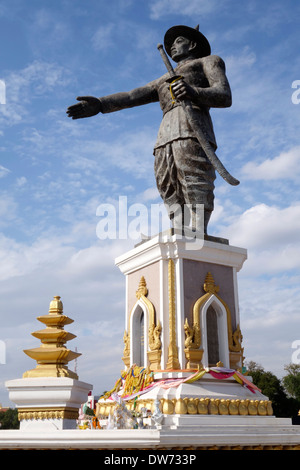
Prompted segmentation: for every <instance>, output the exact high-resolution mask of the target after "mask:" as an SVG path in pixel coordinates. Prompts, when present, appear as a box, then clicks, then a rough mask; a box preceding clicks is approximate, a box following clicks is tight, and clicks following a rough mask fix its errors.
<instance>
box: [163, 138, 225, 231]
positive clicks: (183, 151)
mask: <svg viewBox="0 0 300 470" xmlns="http://www.w3.org/2000/svg"><path fill="white" fill-rule="evenodd" d="M172 149H173V157H174V163H175V166H176V169H177V180H178V183H179V185H180V187H181V191H182V194H183V198H184V203H185V204H188V205H189V209H190V218H191V225H192V229H193V230H196V231H197V232H201V231H203V230H204V233H205V234H207V225H208V222H209V219H210V216H211V213H212V211H213V209H214V187H215V186H214V180H215V178H216V174H215V170H214V168H213V166H212V165H211V163H210V162H209V161H208V159H207V157H206V155H205V153H204V151H203V150H202V147H201V146H200V144H199V143H198V141H196V140H194V139H182V140H177V141H174V142H173V143H172ZM200 204H201V205H203V208H204V214H203V218H202V219H201V217H200V218H199V211H198V212H197V205H200ZM199 224H200V225H199Z"/></svg>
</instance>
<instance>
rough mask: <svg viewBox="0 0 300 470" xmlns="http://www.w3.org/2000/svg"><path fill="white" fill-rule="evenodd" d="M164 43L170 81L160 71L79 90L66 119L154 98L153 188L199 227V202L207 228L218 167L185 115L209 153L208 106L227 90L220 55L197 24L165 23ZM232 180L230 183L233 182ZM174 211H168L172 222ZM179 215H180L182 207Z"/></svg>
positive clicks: (221, 101) (227, 98) (226, 102)
mask: <svg viewBox="0 0 300 470" xmlns="http://www.w3.org/2000/svg"><path fill="white" fill-rule="evenodd" d="M164 46H165V49H166V51H167V53H168V55H169V56H170V57H171V58H172V60H173V61H174V62H177V64H178V65H177V67H176V69H175V73H176V79H175V80H172V83H171V84H170V76H169V75H168V74H165V75H163V76H162V77H160V78H157V79H155V80H153V81H151V82H149V83H148V84H146V85H144V86H142V87H139V88H136V89H134V90H131V91H129V92H121V93H115V94H113V95H109V96H104V97H101V98H95V97H91V96H80V97H78V98H77V100H78V101H80V102H79V103H78V104H75V105H73V106H70V107H69V108H68V110H67V114H68V115H69V116H70V117H71V118H72V119H80V118H86V117H90V116H94V115H96V114H98V113H103V114H105V113H111V112H114V111H119V110H122V109H125V108H131V107H134V106H140V105H144V104H147V103H153V102H157V101H159V102H160V106H161V109H162V112H163V119H162V122H161V125H160V128H159V131H158V136H157V140H156V143H155V146H154V156H155V161H154V170H155V177H156V182H157V188H158V190H159V193H160V196H161V198H162V199H163V201H164V203H165V204H166V205H167V206H169V207H171V206H172V207H175V206H180V207H181V208H182V209H183V208H184V206H186V205H188V207H189V211H190V219H191V225H192V227H193V229H194V230H197V231H198V230H199V231H201V228H200V227H198V226H197V223H198V222H197V220H198V217H196V209H195V208H196V205H199V204H202V205H203V206H202V207H204V233H205V234H207V224H208V221H209V219H210V216H211V213H212V211H213V208H214V180H215V178H216V175H215V170H217V171H219V170H218V168H217V167H216V165H215V164H214V163H212V161H211V159H209V158H208V152H207V151H205V148H204V146H203V143H202V142H200V141H199V139H198V138H197V135H196V134H195V130H194V127H193V126H192V125H191V124H192V123H191V119H192V120H193V121H194V122H195V123H196V124H197V125H198V126H200V127H201V132H202V133H203V136H204V137H205V142H206V144H207V146H209V147H210V149H211V152H212V153H213V152H214V151H215V150H216V148H217V144H216V139H215V135H214V130H213V124H212V121H211V117H210V113H209V110H210V108H212V107H213V108H225V107H229V106H231V90H230V86H229V83H228V80H227V78H226V74H225V64H224V62H223V60H222V59H221V58H220V57H218V56H216V55H211V48H210V44H209V42H208V40H207V39H206V38H205V36H203V34H201V33H200V32H199V30H198V28H195V29H194V28H190V27H187V26H174V27H172V28H170V29H169V30H168V31H167V33H166V34H165V37H164ZM170 87H171V88H170ZM187 101H188V102H189V104H190V108H191V110H192V112H193V116H192V118H191V119H190V120H189V118H188V117H187V114H186V113H185V112H184V108H183V106H182V104H183V103H184V102H187ZM225 171H226V170H225ZM219 173H220V174H221V172H220V171H219ZM225 179H226V178H225ZM235 181H236V182H235V183H231V184H238V182H237V180H235ZM177 216H178V214H176V213H175V212H174V213H172V211H171V213H170V218H171V219H173V225H174V226H176V217H177ZM179 218H180V220H181V221H182V220H183V217H182V213H180V215H179ZM201 223H202V224H203V219H202V222H201ZM202 233H203V225H202Z"/></svg>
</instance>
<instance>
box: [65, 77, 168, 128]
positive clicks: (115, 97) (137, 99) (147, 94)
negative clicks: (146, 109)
mask: <svg viewBox="0 0 300 470" xmlns="http://www.w3.org/2000/svg"><path fill="white" fill-rule="evenodd" d="M77 100H78V101H79V103H77V104H74V105H72V106H69V108H68V109H67V114H68V116H69V117H71V118H72V119H82V118H86V117H90V116H95V115H96V114H98V113H104V114H105V113H112V112H115V111H120V110H121V109H126V108H133V107H135V106H141V105H143V104H148V103H154V102H156V101H158V100H159V99H158V94H157V89H156V81H154V82H150V83H149V84H147V85H145V86H143V87H139V88H135V89H134V90H131V91H129V92H121V93H114V94H112V95H107V96H103V97H101V98H95V97H94V96H79V97H78V98H77Z"/></svg>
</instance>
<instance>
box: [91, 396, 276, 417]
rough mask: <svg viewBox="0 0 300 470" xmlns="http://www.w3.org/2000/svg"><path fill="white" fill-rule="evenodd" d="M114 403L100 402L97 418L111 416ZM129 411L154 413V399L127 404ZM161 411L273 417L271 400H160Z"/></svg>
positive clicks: (165, 412)
mask: <svg viewBox="0 0 300 470" xmlns="http://www.w3.org/2000/svg"><path fill="white" fill-rule="evenodd" d="M114 406H115V405H114V403H111V402H107V403H105V402H99V403H98V404H97V408H96V416H97V417H100V416H104V417H105V416H109V414H110V412H111V411H112V410H113V408H114ZM126 406H127V408H128V409H133V408H134V407H135V409H136V410H140V409H141V408H142V407H145V408H147V409H148V410H151V411H154V407H155V405H154V400H153V399H139V400H137V402H134V400H132V401H131V402H127V403H126ZM160 409H161V410H162V412H163V413H164V414H168V415H170V414H182V415H186V414H193V415H195V414H198V415H236V416H246V415H251V416H272V415H273V408H272V402H271V401H269V400H249V399H245V400H239V399H228V398H208V397H205V398H193V397H184V398H182V397H180V398H173V399H166V398H161V399H160Z"/></svg>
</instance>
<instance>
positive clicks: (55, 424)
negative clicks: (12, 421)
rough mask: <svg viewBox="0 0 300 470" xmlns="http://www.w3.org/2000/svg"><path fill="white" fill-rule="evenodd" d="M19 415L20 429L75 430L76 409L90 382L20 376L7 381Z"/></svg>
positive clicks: (82, 401) (88, 389) (66, 378)
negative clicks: (20, 377)
mask: <svg viewBox="0 0 300 470" xmlns="http://www.w3.org/2000/svg"><path fill="white" fill-rule="evenodd" d="M5 385H6V387H7V389H8V391H9V399H10V400H11V401H12V402H13V403H15V405H16V408H17V409H18V411H19V414H20V416H21V420H20V430H21V431H38V432H39V431H47V432H48V431H57V430H63V429H75V428H76V418H77V416H78V410H79V408H80V406H81V405H82V403H85V402H86V401H87V397H88V393H89V391H90V390H92V389H93V386H92V385H91V384H88V383H85V382H81V381H79V380H75V379H71V378H68V377H41V378H22V379H15V380H10V381H8V382H6V384H5Z"/></svg>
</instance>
